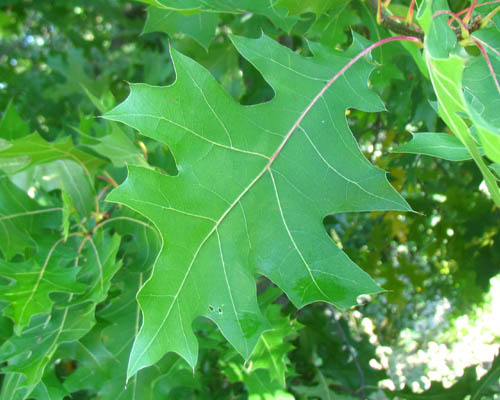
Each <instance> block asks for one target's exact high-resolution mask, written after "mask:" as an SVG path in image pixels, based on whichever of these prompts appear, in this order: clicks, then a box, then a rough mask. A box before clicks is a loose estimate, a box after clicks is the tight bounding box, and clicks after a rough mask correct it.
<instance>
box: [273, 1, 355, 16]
mask: <svg viewBox="0 0 500 400" xmlns="http://www.w3.org/2000/svg"><path fill="white" fill-rule="evenodd" d="M342 3H344V4H345V3H347V2H346V1H345V0H309V1H303V0H278V2H277V3H276V4H277V5H278V6H282V7H285V8H287V9H288V12H289V14H290V15H297V14H302V13H307V12H312V13H314V14H316V15H317V16H319V15H321V14H324V13H325V12H327V11H328V10H329V9H330V8H332V7H333V6H336V5H340V4H342Z"/></svg>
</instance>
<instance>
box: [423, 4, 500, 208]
mask: <svg viewBox="0 0 500 400" xmlns="http://www.w3.org/2000/svg"><path fill="white" fill-rule="evenodd" d="M447 8H448V7H447V4H446V1H445V0H440V1H436V2H433V3H432V4H430V3H426V7H423V8H422V11H421V12H420V14H421V15H420V22H421V25H422V26H423V28H424V31H425V32H426V39H425V48H424V54H425V60H426V63H427V68H428V70H429V77H430V79H431V82H432V85H433V88H434V92H435V94H436V96H437V100H438V106H439V115H440V117H441V118H442V119H443V121H444V122H445V123H446V124H447V125H448V127H449V128H450V130H451V131H452V132H453V134H454V135H456V136H457V137H458V139H460V141H461V142H462V143H463V144H464V145H465V147H466V148H467V151H468V152H469V153H470V154H471V157H472V158H473V159H474V161H475V163H476V164H477V166H478V167H479V169H480V170H481V173H482V174H483V177H484V180H485V182H486V185H487V187H488V189H489V192H490V194H491V196H492V198H493V200H494V201H495V203H497V204H499V205H500V189H499V187H498V184H497V182H496V179H495V177H494V175H493V174H492V172H491V171H490V170H489V169H488V167H487V165H486V163H485V161H484V159H483V158H482V155H481V153H480V151H479V148H478V143H477V142H476V139H475V137H474V135H473V133H472V132H473V131H472V130H473V129H475V131H476V133H477V135H478V136H479V138H480V140H481V143H482V145H483V146H484V149H485V152H486V154H487V155H488V156H489V157H490V158H491V159H492V160H494V161H498V160H500V155H499V154H498V146H499V145H500V140H499V138H500V133H499V132H500V131H498V129H499V128H498V120H497V118H498V113H496V108H495V104H498V99H499V98H500V97H499V95H500V93H499V91H498V89H497V88H496V85H495V84H494V80H493V77H492V76H491V73H490V71H488V67H487V65H486V63H485V61H484V60H483V62H481V60H479V59H475V60H470V57H467V58H466V57H464V56H463V53H461V52H459V49H457V39H456V35H455V33H454V32H453V31H452V30H451V28H450V27H449V26H448V24H447V20H448V16H447V15H435V13H436V12H438V11H440V10H447ZM478 35H479V33H478ZM486 36H487V37H488V36H489V35H488V33H486ZM485 43H486V42H485ZM491 46H492V48H494V47H495V43H493V44H492V45H491ZM497 64H498V63H496V64H495V65H497ZM497 68H498V66H497ZM464 85H465V86H464ZM464 89H466V90H467V92H466V94H467V96H466V95H465V93H464ZM464 116H465V117H468V118H469V119H470V120H472V122H473V126H472V127H469V126H468V122H467V121H466V120H465V119H464Z"/></svg>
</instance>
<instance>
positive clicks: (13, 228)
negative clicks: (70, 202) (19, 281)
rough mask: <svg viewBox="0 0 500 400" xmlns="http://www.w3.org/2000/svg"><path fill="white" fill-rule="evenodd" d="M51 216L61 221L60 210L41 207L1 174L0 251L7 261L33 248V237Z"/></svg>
mask: <svg viewBox="0 0 500 400" xmlns="http://www.w3.org/2000/svg"><path fill="white" fill-rule="evenodd" d="M54 214H56V216H57V217H58V218H60V213H59V208H49V207H41V206H40V205H39V204H38V203H37V202H36V201H35V200H33V199H31V198H30V197H29V196H28V195H27V194H26V192H25V191H24V190H21V189H20V188H19V187H17V186H16V185H14V184H13V183H12V182H11V181H10V179H9V177H8V176H7V175H4V174H3V173H2V172H1V171H0V251H1V252H2V254H3V256H4V257H5V258H6V259H7V260H10V259H12V258H13V257H14V256H15V255H17V254H21V253H23V252H24V250H25V249H26V248H36V247H37V243H36V240H35V239H33V236H34V235H36V234H40V233H41V231H42V228H43V227H45V226H46V225H47V224H49V223H50V219H51V218H52V216H53V215H54Z"/></svg>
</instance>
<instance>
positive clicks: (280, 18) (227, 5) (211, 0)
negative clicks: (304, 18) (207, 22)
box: [142, 0, 298, 32]
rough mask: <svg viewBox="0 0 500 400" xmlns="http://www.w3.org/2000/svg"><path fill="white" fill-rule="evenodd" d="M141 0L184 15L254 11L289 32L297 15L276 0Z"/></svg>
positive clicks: (296, 19)
mask: <svg viewBox="0 0 500 400" xmlns="http://www.w3.org/2000/svg"><path fill="white" fill-rule="evenodd" d="M142 1H143V2H145V3H147V4H150V5H153V6H156V7H160V8H163V9H167V10H176V11H180V12H183V13H184V14H186V15H190V14H192V13H197V12H200V11H208V12H218V13H230V14H244V13H255V14H259V15H263V16H265V17H267V18H269V19H270V20H271V22H272V23H273V24H275V25H276V26H277V27H279V28H280V29H283V30H284V31H286V32H290V30H291V29H292V27H293V26H294V25H295V23H296V22H297V21H298V17H296V16H290V15H289V13H288V10H287V9H286V8H285V7H282V6H280V5H279V4H276V0H236V1H235V0H175V1H174V0H146V1H144V0H142Z"/></svg>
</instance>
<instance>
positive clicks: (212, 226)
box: [105, 36, 410, 376]
mask: <svg viewBox="0 0 500 400" xmlns="http://www.w3.org/2000/svg"><path fill="white" fill-rule="evenodd" d="M232 40H233V42H234V44H235V46H236V47H237V49H238V51H239V52H240V54H241V55H242V56H244V57H245V58H246V59H247V60H248V61H249V62H251V63H252V64H253V65H254V66H255V67H256V68H257V69H258V70H259V71H260V72H261V73H262V74H263V76H264V78H265V79H266V80H267V81H268V83H269V84H270V85H271V86H272V87H273V88H274V91H275V97H274V99H273V100H271V101H269V102H267V103H263V104H258V105H254V106H242V105H240V104H238V103H236V102H235V101H234V100H233V99H232V98H231V97H230V96H229V95H228V94H227V93H225V92H224V91H223V90H222V88H221V87H220V86H219V84H218V83H217V82H216V81H215V79H214V78H213V77H212V76H211V75H210V74H209V72H208V71H206V70H205V69H204V68H202V67H201V66H200V65H199V64H197V63H195V62H194V61H193V60H191V59H189V58H187V57H185V56H183V55H182V54H180V53H178V52H177V51H175V50H174V49H172V59H173V62H174V64H175V68H176V71H177V77H176V81H175V83H174V84H172V85H171V86H168V87H155V86H149V85H144V84H134V85H131V94H130V95H129V97H128V98H127V99H126V100H125V102H123V103H122V104H121V105H119V106H118V107H116V108H115V109H114V110H112V111H110V112H108V113H107V114H105V118H107V119H110V120H114V121H121V122H124V123H126V124H128V125H130V126H132V127H134V128H136V129H137V130H138V131H139V132H141V133H142V134H144V135H147V136H149V137H151V138H153V139H156V140H159V141H161V142H163V143H166V144H167V145H168V146H169V148H170V149H171V150H172V154H174V156H175V158H176V161H177V163H178V170H179V174H178V175H177V176H167V175H163V174H160V173H158V172H155V171H152V170H150V169H144V168H140V167H135V166H134V167H132V166H131V167H130V168H129V176H128V178H127V180H126V181H125V182H124V183H123V184H122V185H121V186H120V187H119V188H117V189H115V190H114V191H113V192H112V193H111V194H110V195H109V196H108V200H110V201H113V202H118V203H123V204H126V205H127V206H129V207H131V208H133V209H134V210H136V211H137V212H139V213H141V214H143V215H144V216H146V217H147V218H149V219H150V220H151V221H152V222H153V223H154V224H155V225H156V227H157V228H158V230H159V231H160V232H161V234H162V237H163V242H164V245H163V249H162V251H161V253H160V255H159V257H158V260H157V262H156V265H155V267H154V271H153V274H152V276H151V278H150V279H149V280H148V281H147V282H146V284H145V285H144V287H143V288H142V289H141V291H140V293H139V295H138V300H139V303H140V305H141V308H142V310H143V313H144V323H143V325H142V327H141V330H140V332H139V334H138V336H137V338H136V340H135V343H134V346H133V348H132V352H131V358H130V363H129V369H128V375H129V376H132V375H134V374H135V373H136V372H137V371H138V370H140V369H142V368H144V367H146V366H149V365H151V364H153V363H155V362H156V361H158V360H159V359H160V358H161V357H162V356H163V355H164V354H165V353H166V352H169V351H172V352H176V353H178V354H180V355H182V357H184V358H185V359H186V360H187V361H188V362H189V364H190V365H191V366H194V365H195V364H196V362H197V357H198V343H197V340H196V337H195V335H194V333H193V330H192V329H191V323H192V322H193V320H194V319H195V318H196V317H197V316H200V315H201V316H205V317H207V318H209V319H211V320H212V321H214V322H215V323H216V324H217V326H218V327H219V328H220V330H221V331H222V334H223V335H224V336H225V337H226V339H228V340H229V342H230V343H231V344H232V345H233V346H234V347H235V348H236V349H237V351H238V352H239V353H240V354H241V355H242V356H243V357H244V358H245V359H248V358H249V357H250V356H251V354H252V351H253V349H254V347H255V345H256V344H257V342H258V340H259V337H260V335H261V333H262V332H264V331H265V330H268V329H269V328H270V325H269V323H268V322H267V321H266V319H265V318H264V316H263V315H262V313H261V311H260V310H259V307H258V305H257V299H256V287H255V277H256V275H257V274H260V275H264V276H266V277H268V278H269V279H270V280H271V281H273V282H274V283H275V284H276V285H278V286H279V287H280V288H281V289H282V290H284V292H285V293H286V295H287V296H288V298H289V299H290V300H291V301H292V302H293V304H294V305H295V306H296V307H299V308H300V307H303V306H304V305H306V304H309V303H312V302H316V301H327V302H330V303H332V304H334V305H336V306H337V307H340V308H346V307H350V306H352V305H354V304H356V299H357V297H358V296H359V295H360V294H363V293H376V292H379V291H380V288H379V287H378V286H377V285H376V284H375V283H374V282H373V280H372V279H371V278H370V277H369V276H368V274H366V273H365V272H363V271H362V270H361V269H360V268H359V267H357V266H356V265H355V264H354V263H353V262H352V261H351V260H350V259H349V258H348V257H347V255H346V254H344V253H343V252H342V251H341V250H340V249H339V248H338V247H337V246H336V245H335V244H334V243H333V242H332V240H331V239H330V237H329V236H328V234H327V232H326V231H325V229H324V227H323V223H322V221H323V218H325V216H327V215H328V214H332V213H342V212H351V211H352V212H354V211H358V212H361V211H371V210H389V209H395V210H410V207H409V206H408V204H407V203H406V202H405V201H404V200H403V199H402V198H401V197H400V196H399V194H398V193H397V192H396V191H395V190H394V189H393V188H392V187H391V186H390V184H389V183H388V181H387V179H386V176H385V172H384V171H382V170H380V169H378V168H376V167H374V166H373V165H371V164H370V163H369V162H368V161H367V160H366V158H365V157H364V156H363V155H362V153H361V151H360V150H359V148H358V145H357V143H356V141H355V140H354V138H353V136H352V133H351V132H350V130H349V128H348V125H347V121H346V118H345V111H346V109H347V108H351V107H353V108H358V109H363V110H366V111H381V110H383V109H384V107H383V104H382V103H381V101H380V100H379V98H378V97H377V96H376V94H375V93H374V92H372V91H371V90H370V89H369V88H368V85H367V82H368V77H369V74H370V72H371V71H372V66H371V65H370V64H368V63H366V62H364V61H363V62H359V63H356V64H355V65H354V66H353V68H351V69H349V70H348V71H347V72H346V73H344V74H339V76H340V78H339V79H338V80H337V81H335V83H334V84H333V85H332V87H331V88H330V89H328V90H326V89H327V86H326V85H327V82H328V81H329V80H330V79H331V78H332V77H333V76H334V75H335V74H336V73H337V72H338V71H339V70H340V69H341V68H342V67H344V66H345V65H346V64H347V63H348V62H349V60H351V59H352V57H353V55H354V54H356V53H357V52H358V51H359V41H358V39H357V37H356V36H355V41H354V45H353V47H352V48H351V49H350V51H348V52H344V53H341V52H336V51H333V50H330V49H328V48H326V47H324V46H322V45H320V44H314V43H310V47H311V50H312V52H313V53H314V57H312V58H304V57H301V56H299V55H298V54H296V53H294V52H292V51H291V50H290V49H288V48H286V47H284V46H281V45H280V44H278V43H277V42H275V41H273V40H272V39H270V38H268V37H266V36H263V37H261V38H260V39H255V40H254V39H246V38H242V37H232Z"/></svg>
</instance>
